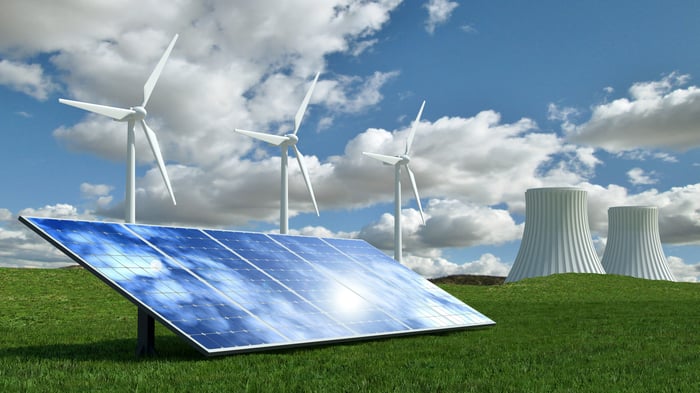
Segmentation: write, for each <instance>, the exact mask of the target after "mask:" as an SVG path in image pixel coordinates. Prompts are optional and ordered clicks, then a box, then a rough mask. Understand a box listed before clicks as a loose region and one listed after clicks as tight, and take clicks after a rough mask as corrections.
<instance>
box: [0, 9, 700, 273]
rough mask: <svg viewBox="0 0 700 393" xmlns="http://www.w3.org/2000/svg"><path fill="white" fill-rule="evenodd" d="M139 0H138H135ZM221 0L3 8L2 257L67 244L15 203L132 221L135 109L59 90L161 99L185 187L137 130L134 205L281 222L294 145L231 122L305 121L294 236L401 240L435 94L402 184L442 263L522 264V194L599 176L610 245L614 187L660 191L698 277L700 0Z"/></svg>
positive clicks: (166, 138) (596, 219)
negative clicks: (400, 161)
mask: <svg viewBox="0 0 700 393" xmlns="http://www.w3.org/2000/svg"><path fill="white" fill-rule="evenodd" d="M131 3H133V4H131ZM672 5H673V6H672V7H671V6H670V5H669V4H667V3H662V2H658V1H615V2H604V1H589V2H579V3H570V2H568V3H563V2H559V1H538V2H536V3H527V2H517V1H479V2H452V1H447V0H439V1H436V0H431V1H425V2H418V1H411V2H401V1H398V0H386V1H377V2H363V1H352V0H344V1H327V0H307V1H298V2H284V3H280V2H275V1H259V2H255V4H249V2H245V1H240V2H239V1H211V2H207V3H206V5H202V4H199V2H184V1H183V2H165V1H158V0H153V1H150V2H146V3H142V2H135V1H133V2H131V1H124V2H122V3H120V4H114V5H111V4H92V5H89V6H85V5H79V2H77V1H76V2H73V1H66V2H61V4H60V5H47V4H45V2H42V1H39V0H36V1H13V0H12V1H10V2H9V3H6V4H4V5H3V13H2V15H0V99H2V102H3V103H4V105H3V106H2V109H1V111H2V112H0V114H1V115H2V119H3V121H2V123H0V124H1V125H0V127H1V129H2V131H3V134H4V136H5V143H3V144H1V145H0V160H2V162H1V164H2V168H3V170H2V180H3V183H4V187H3V190H4V192H3V193H2V195H1V197H0V265H4V266H60V265H62V264H65V263H66V262H67V260H66V258H65V257H63V256H61V255H59V254H57V253H56V252H55V251H53V250H52V249H51V248H50V246H48V245H46V244H44V243H43V241H42V240H41V239H39V238H38V237H37V236H35V235H33V234H31V233H29V232H28V231H26V230H25V229H24V228H22V226H21V224H19V223H17V216H18V215H19V214H28V215H47V216H52V217H70V218H81V219H83V218H84V219H104V220H120V219H122V218H123V202H124V196H123V195H124V183H125V162H124V160H125V143H126V136H125V135H126V130H125V125H124V123H117V122H112V121H110V120H108V119H103V118H100V117H98V116H93V115H88V114H87V113H86V112H83V111H81V110H78V109H75V108H71V107H68V106H65V105H61V104H59V103H58V101H57V99H58V98H68V99H75V100H81V101H88V102H94V103H98V104H104V105H113V106H121V107H129V106H133V105H136V104H139V103H140V102H141V99H142V86H143V83H144V82H145V80H146V79H147V78H148V75H149V74H150V72H151V70H152V69H153V67H154V66H155V64H156V63H157V61H158V59H159V57H160V56H161V54H162V53H163V50H164V49H165V47H166V46H167V44H168V43H169V41H170V40H171V39H172V37H173V35H174V34H175V33H179V34H180V38H179V40H178V41H177V43H176V45H175V48H174V50H173V52H172V54H171V57H170V60H169V62H168V64H167V65H166V67H165V70H164V72H163V74H162V76H161V78H160V80H159V82H158V85H157V86H156V88H155V90H154V93H153V95H152V97H151V100H150V101H149V104H148V111H149V116H148V122H149V125H150V126H151V128H153V129H154V130H155V131H156V133H157V134H158V138H159V141H160V145H161V147H162V150H163V156H164V158H165V161H166V164H167V168H168V173H169V175H170V178H171V181H172V183H173V188H174V192H175V196H176V198H177V199H178V205H177V206H175V207H173V206H171V205H170V204H168V200H169V199H168V197H167V192H166V190H165V187H164V186H163V182H162V179H161V178H160V174H159V172H158V168H157V166H156V165H155V162H154V160H153V156H152V154H151V152H150V149H149V148H148V147H147V143H146V141H145V138H143V135H142V133H141V132H140V130H137V160H138V169H137V188H138V191H137V201H136V205H137V221H139V222H144V223H157V224H166V225H170V224H175V225H184V226H203V227H223V228H231V229H245V230H259V231H271V230H274V229H275V228H277V225H278V223H277V219H278V208H279V194H278V187H279V158H278V157H279V152H278V149H277V148H274V147H273V148H270V147H268V146H266V145H264V144H261V143H257V142H255V141H253V140H251V139H250V138H247V137H244V136H241V135H237V134H234V133H233V129H234V128H244V129H254V130H261V131H269V132H275V133H284V132H288V131H289V130H290V129H291V128H292V127H293V117H294V114H295V113H296V110H297V107H298V105H299V104H300V102H301V100H302V98H303V96H304V94H305V92H306V89H307V88H308V86H309V83H310V81H311V80H312V78H313V75H314V73H315V72H316V71H319V70H320V71H321V77H320V79H319V82H318V84H317V86H316V89H315V91H314V95H313V97H312V99H311V104H310V106H309V110H308V112H307V115H306V117H305V118H304V122H303V124H302V127H301V130H300V131H299V138H300V141H299V144H298V145H297V146H298V147H299V149H300V150H301V151H302V152H303V153H304V156H305V158H306V163H307V166H308V167H309V172H310V176H311V181H312V183H313V185H314V190H315V191H316V197H317V200H318V205H319V208H320V210H321V215H320V217H316V215H315V214H314V213H313V207H312V205H311V203H310V201H309V198H308V194H307V193H306V189H305V187H304V184H303V180H302V178H301V175H300V174H299V172H298V169H297V168H296V163H295V162H294V161H290V180H289V182H290V210H291V215H292V218H291V220H290V228H291V229H292V231H293V232H294V233H302V234H314V235H323V236H350V237H361V238H364V239H366V240H368V241H370V242H371V243H373V244H375V245H376V246H378V247H381V248H383V249H386V250H387V252H389V250H390V249H391V247H392V236H393V197H394V195H393V170H392V169H391V168H389V167H385V166H382V165H380V164H379V163H377V162H376V161H374V160H370V159H367V158H366V157H363V156H362V154H361V152H362V151H373V152H379V153H386V154H396V153H399V152H401V151H402V149H403V146H404V144H405V140H406V136H407V133H408V129H409V128H410V125H411V121H412V120H413V119H414V118H415V115H416V113H417V111H418V109H419V107H420V103H421V101H422V100H426V102H427V103H426V106H425V110H424V112H423V117H422V121H421V123H420V124H419V126H418V129H417V133H416V138H415V142H414V145H413V146H414V151H413V160H412V162H411V165H412V169H413V170H414V172H415V174H416V181H417V183H418V188H419V191H420V194H421V198H422V203H423V207H424V210H425V213H426V217H427V221H426V225H424V226H423V225H420V216H419V215H418V212H417V210H416V204H415V201H414V200H413V198H412V193H411V191H410V187H409V186H408V182H407V181H405V180H406V179H404V183H405V185H406V186H407V187H408V188H404V190H403V199H404V205H403V209H404V210H403V217H404V218H403V222H404V246H405V247H406V250H405V253H404V255H405V258H404V259H405V263H406V264H407V265H409V266H411V267H412V268H413V269H415V270H416V271H418V272H420V273H422V274H424V275H426V276H437V275H445V274H456V273H481V274H495V275H505V274H507V272H508V269H509V268H510V265H511V264H512V261H513V260H514V258H515V255H516V254H517V250H518V247H519V240H520V237H521V236H522V229H523V222H524V207H525V205H524V201H525V198H524V193H525V190H526V189H528V188H532V187H546V186H577V187H581V188H584V189H586V190H587V191H588V197H589V218H590V226H591V231H592V234H593V237H594V243H595V245H596V247H597V248H598V250H599V252H601V253H602V250H603V249H604V245H605V240H606V236H607V208H608V207H610V206H618V205H630V204H651V205H656V206H658V207H659V209H660V210H659V211H660V218H659V223H660V230H661V237H662V241H663V242H664V247H665V250H666V256H667V258H668V259H669V264H670V265H671V267H672V270H673V271H674V273H675V274H676V276H677V277H678V278H680V279H683V280H692V281H695V280H697V279H698V277H700V258H699V257H698V256H697V255H698V253H697V251H698V250H699V249H700V248H698V244H699V243H700V215H699V214H698V209H700V195H699V194H700V185H699V184H698V181H697V179H696V176H695V173H696V172H697V166H698V163H700V154H699V151H698V148H697V147H698V146H699V145H700V90H698V88H697V82H696V81H697V78H698V77H699V76H700V51H698V50H697V46H698V45H697V44H698V38H697V37H700V34H699V33H700V31H699V30H700V28H698V23H697V22H698V15H700V4H698V3H697V2H694V1H676V2H673V4H672Z"/></svg>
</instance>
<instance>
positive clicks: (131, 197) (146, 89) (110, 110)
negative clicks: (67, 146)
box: [58, 34, 178, 223]
mask: <svg viewBox="0 0 700 393" xmlns="http://www.w3.org/2000/svg"><path fill="white" fill-rule="evenodd" d="M177 37H178V35H177V34H175V37H173V39H172V41H170V45H168V48H167V49H166V50H165V53H163V56H162V57H161V58H160V61H159V62H158V64H157V65H156V68H155V69H154V70H153V72H152V73H151V76H150V77H148V80H147V81H146V84H144V85H143V102H142V103H141V105H138V106H132V107H130V108H129V109H123V108H116V107H112V106H105V105H97V104H90V103H87V102H80V101H72V100H66V99H63V98H60V99H59V100H58V102H60V103H62V104H66V105H70V106H74V107H76V108H80V109H83V110H86V111H88V112H93V113H97V114H99V115H103V116H107V117H110V118H112V119H114V120H116V121H123V122H127V127H126V128H127V132H128V134H127V142H126V198H125V199H126V212H125V215H126V218H125V220H126V222H127V223H134V222H135V221H136V145H135V134H134V125H135V124H136V123H137V122H138V123H140V124H141V128H143V131H144V132H145V133H146V138H147V139H148V143H149V145H150V146H151V150H152V151H153V155H154V156H155V158H156V162H157V163H158V168H159V169H160V173H161V175H162V176H163V180H164V181H165V187H166V188H167V189H168V193H169V194H170V198H171V199H172V201H173V205H175V204H176V202H175V195H174V194H173V188H172V186H171V185H170V179H169V178H168V172H167V171H166V169H165V164H164V163H163V156H162V154H161V152H160V146H159V145H158V138H157V137H156V134H155V132H153V130H151V129H150V128H149V127H148V125H147V124H146V120H145V118H146V114H147V112H146V104H147V103H148V100H149V99H150V98H151V93H153V88H154V87H155V86H156V82H158V77H160V73H161V72H162V71H163V67H165V63H166V62H167V61H168V56H170V52H171V51H172V50H173V46H175V41H177Z"/></svg>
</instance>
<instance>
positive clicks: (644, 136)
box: [568, 73, 700, 152]
mask: <svg viewBox="0 0 700 393" xmlns="http://www.w3.org/2000/svg"><path fill="white" fill-rule="evenodd" d="M688 80H689V76H688V75H683V74H678V73H671V74H669V75H666V76H664V77H663V78H662V79H661V80H658V81H650V82H638V83H635V84H633V85H632V87H630V89H629V95H630V98H619V99H616V100H614V101H612V102H609V103H603V104H599V105H597V106H595V107H594V108H593V113H592V115H591V118H590V119H589V120H588V121H586V122H585V123H583V124H580V125H578V126H575V127H571V128H570V129H569V130H568V131H569V138H570V140H571V141H572V142H575V143H583V144H588V145H591V146H595V147H599V148H602V149H605V150H608V151H610V152H621V151H627V150H635V149H654V148H664V149H671V150H676V151H685V150H688V149H691V148H694V147H698V146H700V132H698V131H700V126H698V125H699V124H700V89H698V88H697V87H696V86H689V87H686V88H683V87H682V86H684V85H686V84H687V83H688Z"/></svg>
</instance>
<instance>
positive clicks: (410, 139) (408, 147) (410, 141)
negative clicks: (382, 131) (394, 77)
mask: <svg viewBox="0 0 700 393" xmlns="http://www.w3.org/2000/svg"><path fill="white" fill-rule="evenodd" d="M424 107H425V100H423V103H422V104H421V106H420V110H419V111H418V116H416V120H415V121H414V122H413V126H412V127H411V132H410V133H409V134H408V140H407V141H406V152H405V153H404V154H408V152H409V151H411V145H413V136H414V135H416V128H417V127H418V123H420V117H421V115H422V114H423V108H424Z"/></svg>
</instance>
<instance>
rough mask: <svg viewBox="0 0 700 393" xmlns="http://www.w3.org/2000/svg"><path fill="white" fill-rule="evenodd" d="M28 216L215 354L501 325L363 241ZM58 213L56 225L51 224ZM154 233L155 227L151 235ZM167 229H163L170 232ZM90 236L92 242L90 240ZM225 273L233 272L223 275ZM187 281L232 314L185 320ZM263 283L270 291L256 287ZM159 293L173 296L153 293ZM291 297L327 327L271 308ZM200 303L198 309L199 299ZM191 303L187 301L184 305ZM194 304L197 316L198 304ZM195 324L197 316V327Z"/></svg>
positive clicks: (136, 301) (42, 230)
mask: <svg viewBox="0 0 700 393" xmlns="http://www.w3.org/2000/svg"><path fill="white" fill-rule="evenodd" d="M19 220H20V221H21V222H22V223H24V224H25V225H27V226H28V227H29V228H31V229H32V230H34V231H35V232H36V233H38V234H39V235H40V236H41V237H43V238H44V239H45V240H47V241H48V242H49V243H51V244H52V245H53V246H54V247H56V248H57V249H59V250H61V251H62V252H63V253H65V254H66V255H67V256H69V257H70V258H71V259H73V260H74V261H75V262H77V263H78V264H80V265H81V266H83V267H85V268H86V269H87V270H88V271H90V272H91V273H92V274H94V275H95V276H97V277H98V278H99V279H100V280H101V281H103V282H105V283H106V284H107V285H109V286H110V287H111V288H112V289H114V290H115V291H117V292H118V293H119V294H121V295H122V296H124V297H125V298H127V299H128V300H129V301H130V302H131V303H133V304H134V305H136V306H137V307H138V308H139V309H141V310H143V311H145V312H146V313H147V314H148V315H150V316H151V317H152V318H154V319H155V320H157V321H158V322H160V323H161V324H163V325H164V326H166V327H167V328H168V329H170V330H171V331H173V332H174V333H175V334H177V335H178V336H180V337H181V338H183V339H184V340H185V341H186V342H188V343H189V344H190V345H192V346H193V347H194V348H195V349H197V350H198V351H199V352H201V353H202V354H204V355H207V356H211V355H224V354H232V353H245V352H253V351H263V350H269V349H273V348H291V347H300V346H310V345H317V344H325V343H335V342H344V341H356V340H367V339H372V338H379V337H394V336H404V335H412V334H420V333H424V332H444V331H452V330H464V329H471V328H478V327H485V326H490V325H493V324H495V322H493V321H492V320H490V319H489V318H488V317H485V316H484V315H482V314H481V313H479V312H478V311H476V310H474V309H473V308H471V307H469V306H468V305H466V304H464V303H463V302H461V301H459V300H457V299H456V298H454V297H453V296H451V295H449V294H448V293H446V292H444V291H443V290H442V289H440V288H439V287H437V286H435V285H434V284H432V283H430V282H429V281H427V280H425V279H423V278H422V277H420V276H419V275H417V274H416V273H413V272H412V271H410V270H409V269H408V268H406V267H405V266H403V265H401V264H398V263H397V262H395V261H394V260H393V259H391V258H389V257H388V256H386V254H384V253H382V252H381V251H379V250H377V249H376V248H374V247H372V246H370V245H369V244H368V243H367V242H365V241H363V240H357V239H332V238H325V239H324V238H317V237H304V236H291V235H277V234H261V233H255V232H239V231H224V230H211V229H199V228H181V227H167V226H154V225H140V224H122V223H105V222H95V221H78V220H61V219H53V218H40V217H24V216H20V217H19ZM49 221H50V223H51V224H52V225H53V226H54V227H55V228H54V227H51V226H49V225H48V224H47V223H49ZM71 225H73V227H72V228H78V229H81V230H82V232H80V233H72V234H71V235H70V236H69V235H68V234H66V233H63V230H65V229H66V228H67V227H70V226H71ZM95 228H96V229H98V230H101V232H100V233H101V235H98V234H97V233H95V232H94V229H95ZM150 232H152V234H149V233H150ZM163 233H168V234H169V235H170V236H171V237H173V236H174V237H175V238H177V239H180V238H181V237H177V236H175V235H176V234H189V235H191V236H189V237H186V238H187V239H189V240H187V241H184V242H182V247H178V242H177V241H176V242H173V241H171V238H166V237H163ZM157 235H160V238H159V237H158V236H157ZM71 236H73V238H71ZM91 236H92V237H93V238H98V239H100V238H104V239H106V240H107V241H108V242H101V243H99V244H97V243H95V242H94V240H95V239H90V237H91ZM253 238H255V239H259V240H260V243H261V244H260V247H258V248H256V247H253V246H251V245H250V244H252V245H255V244H256V243H255V242H253V241H252V240H250V239H253ZM236 239H238V240H237V241H239V242H241V239H248V240H247V241H248V243H246V245H247V247H248V248H243V247H238V248H237V247H231V246H232V245H233V244H230V243H231V242H234V241H236ZM91 241H92V242H91ZM80 242H85V243H86V244H87V245H82V246H81V244H82V243H80ZM66 243H68V244H66ZM89 245H92V246H93V248H97V249H98V250H99V252H98V253H95V252H94V250H93V249H90V246H89ZM179 248H182V250H180V249H179ZM319 250H320V251H319ZM127 251H128V252H127ZM331 256H332V258H331ZM365 256H368V257H367V258H369V259H366V258H365ZM222 261H226V262H227V263H228V264H229V265H227V264H225V263H223V262H222ZM232 261H233V262H232ZM331 261H336V262H333V263H331ZM185 262H186V263H185ZM234 262H235V263H236V264H237V268H244V270H245V273H244V274H243V275H242V277H246V279H247V278H250V277H255V278H256V280H252V281H253V283H252V284H251V283H247V285H245V284H246V283H241V282H240V280H238V279H237V278H236V276H235V274H238V273H237V272H238V271H237V270H236V269H233V268H232V267H231V266H230V264H231V263H234ZM281 262H284V263H281ZM290 263H293V264H294V265H293V266H291V267H292V268H293V269H290V265H289V264H290ZM368 263H371V264H372V265H373V266H372V267H384V270H383V273H384V274H389V275H388V276H382V274H381V273H376V272H373V271H372V268H371V267H369V266H368V265H367V264H368ZM154 265H155V267H156V268H158V269H159V270H157V271H160V270H162V269H163V268H165V269H167V271H168V274H172V275H173V276H177V278H178V280H180V281H176V280H174V279H172V280H170V281H156V280H154V279H153V277H152V276H153V275H152V274H150V275H149V272H152V271H153V269H154ZM324 265H325V266H324ZM115 266H119V267H115ZM302 267H303V269H302ZM302 273H303V274H302ZM348 273H355V274H356V275H359V276H361V279H362V280H361V281H362V282H363V283H364V284H367V283H370V284H373V285H383V286H384V287H387V286H389V287H390V285H387V281H388V282H390V283H392V285H397V286H398V285H403V287H401V288H393V289H389V292H388V294H389V295H391V296H392V298H393V299H395V300H396V299H398V300H400V301H403V300H404V299H412V301H413V302H415V304H419V305H421V307H420V308H419V309H417V310H415V311H402V310H401V309H399V308H396V307H395V306H396V305H394V304H388V303H387V299H383V298H382V297H381V296H374V297H373V296H371V294H372V292H371V291H369V292H367V291H366V290H365V289H366V288H365V289H363V287H362V286H361V285H360V284H358V283H357V282H353V280H352V279H351V276H350V275H349V274H348ZM130 275H131V276H133V277H137V278H139V279H140V280H141V281H142V282H143V283H141V282H139V283H137V284H134V286H133V287H131V288H129V287H128V285H126V287H125V283H130V282H132V281H129V277H130ZM219 275H221V276H222V277H223V278H226V279H227V280H224V279H223V278H222V279H219V278H220V277H219ZM394 276H395V277H394ZM237 280H238V281H237ZM314 280H315V281H314ZM307 281H308V282H315V283H316V284H314V285H317V286H321V287H322V286H323V285H326V286H330V288H329V289H328V290H327V291H325V292H323V291H322V290H320V289H319V288H318V287H311V289H309V290H305V288H307V287H305V286H304V284H305V282H307ZM356 281H357V280H356ZM154 283H157V284H158V285H160V286H162V287H163V288H167V289H163V290H161V291H155V290H154V291H152V292H153V293H151V292H145V291H142V292H139V291H141V287H140V286H139V287H136V285H143V286H144V287H147V286H148V285H150V284H153V285H155V284H154ZM183 283H187V284H185V287H187V288H190V289H192V288H197V289H198V290H199V289H200V288H207V292H206V295H202V296H203V297H205V298H206V299H208V303H207V304H203V305H202V306H204V307H205V308H203V309H202V311H203V312H205V314H203V316H206V315H210V314H206V310H207V309H206V307H209V308H208V310H216V314H217V315H220V316H222V317H223V316H225V321H224V319H216V318H211V319H207V318H201V319H200V318H198V317H197V319H196V321H194V320H188V319H182V318H181V319H176V318H178V315H179V314H178V312H176V311H177V310H178V309H176V308H175V309H174V308H173V302H175V304H178V303H177V300H178V299H182V298H183V296H184V295H190V296H194V295H195V294H193V292H192V291H190V292H187V291H184V292H182V290H183V289H182V288H180V287H182V285H183ZM407 283H408V284H407ZM215 284H216V285H215ZM236 285H238V286H239V288H240V289H239V288H237V287H236ZM251 285H257V286H263V287H264V288H266V289H268V290H269V291H268V292H263V294H267V295H268V297H269V298H270V299H272V300H271V301H269V302H267V303H265V302H262V303H261V302H258V303H255V299H253V300H251V299H248V298H246V296H250V295H249V292H247V293H245V294H242V293H241V291H243V290H245V289H246V288H248V289H249V290H250V288H251ZM135 288H136V289H137V290H135ZM222 288H224V289H222ZM253 288H256V289H255V290H258V291H260V290H261V289H259V288H258V287H255V286H253ZM401 289H412V290H414V291H416V293H415V294H412V293H402V292H401ZM385 290H386V289H385ZM183 294H184V295H183ZM338 294H341V295H342V300H343V302H344V303H343V306H342V307H338V309H334V308H333V307H334V305H335V303H334V301H335V300H333V298H332V297H333V296H336V297H337V296H339V295H338ZM368 294H369V295H368ZM385 294H387V293H385ZM146 295H148V296H146ZM397 295H400V296H399V297H397ZM149 296H150V297H149ZM158 296H161V297H163V298H165V299H163V300H159V301H155V300H153V298H156V297H158ZM184 297H186V296H184ZM329 297H330V298H329ZM368 297H369V298H372V297H373V298H372V299H368ZM144 299H145V300H144ZM266 299H267V298H266ZM348 299H350V300H348ZM285 301H291V304H292V305H294V306H295V307H298V310H299V311H304V310H306V312H307V313H309V315H311V316H312V317H313V318H315V321H317V322H319V324H321V326H322V327H323V328H324V329H319V328H318V326H314V325H311V326H306V328H307V331H306V332H304V331H303V328H304V325H303V324H302V322H304V318H306V314H304V313H303V312H302V313H300V314H299V315H297V314H296V313H295V311H296V310H297V309H296V308H294V309H293V310H292V311H293V313H291V314H290V313H287V314H283V315H282V316H283V317H284V320H285V321H286V323H287V325H284V323H282V324H280V322H279V321H278V320H276V319H279V318H277V317H279V315H277V314H270V310H266V311H265V307H268V306H269V304H272V303H274V302H277V305H282V306H288V304H285V303H284V302H285ZM217 302H218V303H217ZM248 302H250V304H248ZM382 302H383V303H382ZM348 304H350V305H352V306H353V307H354V308H353V307H350V309H351V313H354V314H353V315H344V314H343V313H344V310H343V309H344V308H347V307H346V306H347V305H348ZM192 306H193V307H197V305H196V304H194V303H193V304H192ZM273 306H274V304H273ZM255 307H258V308H257V309H256V308H255ZM392 307H394V308H393V309H392ZM251 309H255V310H256V311H255V312H253V311H251ZM183 310H185V309H184V308H182V307H181V308H180V311H181V312H182V311H183ZM235 310H238V311H241V312H242V314H240V313H239V314H235V313H234V311H235ZM261 310H263V311H261ZM278 310H279V308H278ZM196 311H199V310H196ZM189 312H191V313H192V314H193V315H194V311H193V310H189ZM210 312H211V311H210ZM358 314H361V315H364V316H365V318H364V319H359V320H357V319H353V318H355V317H356V316H357V315H358ZM470 316H471V317H470ZM236 318H240V320H239V319H236ZM207 321H208V322H207ZM186 322H192V324H191V325H187V323H186ZM236 322H240V323H241V324H242V325H240V326H242V327H243V330H240V331H225V332H224V331H214V332H209V331H202V330H201V329H204V328H206V326H208V325H207V323H210V324H217V323H218V324H220V325H221V324H223V325H225V327H231V326H233V324H234V323H236ZM321 322H322V323H321ZM198 323H200V324H201V326H200V325H198ZM249 324H250V325H249ZM256 324H259V326H260V329H259V332H261V334H262V332H264V334H262V335H263V336H265V339H259V336H255V334H254V333H251V331H250V330H247V329H245V328H247V327H248V326H257V325H256ZM223 325H222V326H223ZM236 326H238V325H236ZM198 328H199V329H200V330H199V331H198V330H197V329H198ZM263 328H265V329H263ZM295 329H297V330H295ZM281 330H283V331H284V332H282V331H281ZM253 332H256V331H255V330H254V331H253ZM290 332H294V333H295V334H296V335H293V334H291V333H290ZM319 332H320V333H319ZM285 334H286V335H285ZM314 334H315V335H314ZM268 336H269V337H268ZM288 336H289V337H288ZM256 337H257V338H258V340H256V339H255V338H256ZM236 340H239V341H236Z"/></svg>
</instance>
